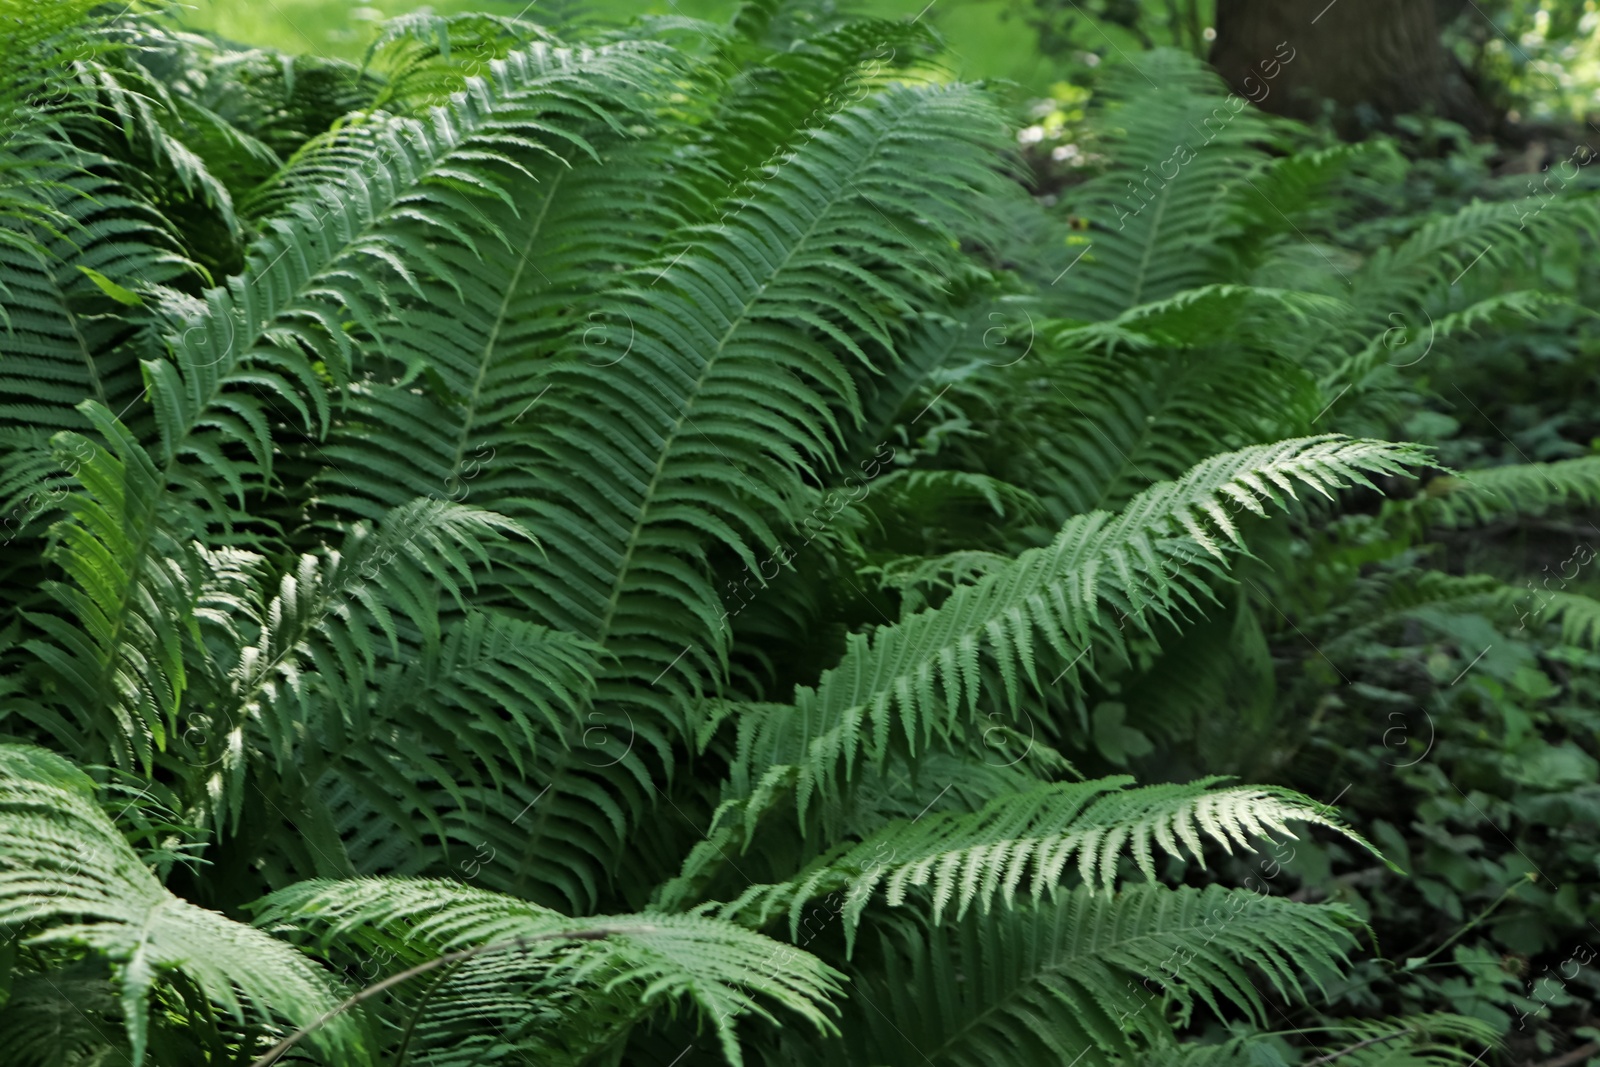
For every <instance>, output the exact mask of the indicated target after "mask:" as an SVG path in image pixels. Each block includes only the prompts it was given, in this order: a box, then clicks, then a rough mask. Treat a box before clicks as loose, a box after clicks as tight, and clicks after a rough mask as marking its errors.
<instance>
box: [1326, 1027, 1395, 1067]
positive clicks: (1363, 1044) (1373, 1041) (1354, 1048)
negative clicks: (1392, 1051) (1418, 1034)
mask: <svg viewBox="0 0 1600 1067" xmlns="http://www.w3.org/2000/svg"><path fill="white" fill-rule="evenodd" d="M1409 1033H1411V1030H1410V1028H1409V1027H1408V1028H1406V1029H1404V1030H1396V1031H1395V1032H1394V1033H1392V1034H1379V1035H1378V1036H1377V1037H1369V1038H1367V1039H1366V1040H1365V1041H1358V1042H1356V1043H1355V1044H1354V1045H1351V1046H1350V1047H1348V1048H1342V1049H1340V1050H1339V1051H1338V1052H1330V1053H1328V1054H1327V1055H1326V1056H1318V1057H1317V1058H1316V1059H1314V1060H1307V1061H1306V1067H1315V1065H1316V1064H1319V1063H1332V1062H1333V1061H1334V1060H1336V1059H1338V1058H1339V1057H1341V1056H1348V1055H1350V1053H1352V1052H1359V1051H1361V1050H1362V1049H1364V1048H1367V1047H1369V1046H1371V1045H1381V1044H1383V1043H1384V1042H1385V1041H1393V1040H1394V1039H1395V1038H1397V1037H1405V1036H1406V1035H1407V1034H1409Z"/></svg>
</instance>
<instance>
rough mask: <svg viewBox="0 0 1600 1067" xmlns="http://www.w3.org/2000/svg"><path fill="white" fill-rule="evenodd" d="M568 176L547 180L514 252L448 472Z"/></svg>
mask: <svg viewBox="0 0 1600 1067" xmlns="http://www.w3.org/2000/svg"><path fill="white" fill-rule="evenodd" d="M566 176H567V169H560V170H557V171H556V175H555V177H554V178H553V179H552V180H551V182H550V191H549V193H548V194H546V196H545V198H544V203H543V204H541V205H540V206H539V214H538V216H537V217H535V218H534V220H533V222H532V224H531V225H530V226H529V228H528V239H527V240H526V241H525V242H523V245H522V251H521V252H520V253H519V254H518V255H517V266H516V269H515V270H513V271H512V272H511V281H510V283H509V284H507V285H506V288H505V292H504V293H503V294H502V295H501V297H500V306H499V308H498V309H496V311H495V317H494V325H493V326H491V327H490V328H489V336H488V339H487V340H485V341H484V345H483V352H482V355H481V356H480V358H479V360H478V376H477V378H476V379H474V381H473V383H472V392H471V393H470V394H468V397H467V405H466V406H467V411H466V416H465V417H464V418H463V419H462V420H461V432H460V434H459V435H457V437H456V451H455V456H454V457H453V458H452V459H451V461H450V475H451V477H452V478H453V477H455V475H456V472H457V471H459V470H460V469H461V457H462V456H463V455H465V454H466V451H467V439H468V437H469V436H470V435H471V433H472V427H473V424H474V423H475V422H476V420H477V416H478V401H479V398H480V397H481V396H482V393H483V383H484V381H485V380H486V379H487V378H488V375H489V366H490V364H491V363H493V362H494V356H495V347H496V346H497V345H498V344H499V341H500V332H501V331H502V330H503V329H504V328H505V325H506V319H507V318H508V316H509V315H510V310H511V298H512V297H513V296H514V295H515V294H516V292H517V286H518V285H519V284H521V282H522V275H523V273H524V272H525V271H526V269H527V267H528V262H529V260H528V257H529V255H531V254H532V252H533V244H534V242H535V241H537V240H538V239H539V237H540V235H541V234H542V233H543V232H544V222H545V219H546V217H548V215H549V214H550V205H551V204H552V203H554V202H555V198H556V191H557V190H558V189H559V188H560V187H561V182H562V181H563V180H564V179H565V178H566Z"/></svg>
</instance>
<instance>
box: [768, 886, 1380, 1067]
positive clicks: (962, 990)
mask: <svg viewBox="0 0 1600 1067" xmlns="http://www.w3.org/2000/svg"><path fill="white" fill-rule="evenodd" d="M1355 925H1356V920H1355V917H1354V915H1353V914H1352V913H1350V912H1349V911H1348V910H1346V909H1344V908H1342V907H1334V906H1325V907H1318V906H1308V905H1304V904H1294V903H1291V902H1289V901H1286V900H1283V899H1281V898H1276V897H1269V896H1264V895H1259V894H1255V893H1250V892H1247V891H1243V890H1229V889H1223V888H1220V887H1217V886H1212V887H1210V888H1207V889H1204V890H1196V889H1189V888H1183V889H1176V890H1172V889H1165V888H1161V887H1156V886H1135V887H1130V888H1128V889H1125V890H1122V891H1121V892H1119V893H1117V894H1116V895H1115V896H1107V895H1105V894H1099V893H1093V892H1091V891H1089V890H1086V889H1075V890H1073V891H1071V892H1070V893H1063V894H1061V895H1060V896H1058V897H1056V898H1055V899H1054V900H1052V901H1031V902H1028V903H1026V904H1020V905H1019V906H1018V907H1016V908H1014V909H1006V910H995V911H991V912H988V913H976V912H975V913H973V914H970V915H968V916H967V917H966V919H965V920H963V921H962V922H960V923H956V924H950V925H945V926H926V925H923V924H919V923H915V922H912V921H902V922H886V923H883V924H881V925H880V926H879V927H878V936H877V937H876V938H874V939H872V940H871V941H870V942H869V943H868V946H867V947H868V950H869V951H867V952H863V953H860V954H858V956H857V964H856V967H855V968H854V973H853V975H852V977H853V978H854V979H855V980H856V981H857V982H858V983H859V984H860V992H859V994H858V995H857V996H856V997H855V998H853V999H852V1000H851V1001H850V1002H849V1004H848V1007H847V1014H846V1017H845V1020H844V1024H845V1025H844V1027H843V1030H844V1033H843V1036H842V1037H841V1038H840V1039H837V1040H835V1041H833V1042H829V1043H827V1044H825V1045H823V1047H822V1049H819V1050H818V1052H819V1053H821V1056H819V1055H817V1053H813V1054H812V1056H815V1057H816V1058H819V1059H820V1058H822V1056H825V1057H826V1059H827V1061H828V1062H833V1063H848V1064H863V1065H864V1064H874V1063H913V1062H918V1063H920V1062H924V1060H923V1057H926V1058H927V1062H934V1063H940V1064H951V1065H955V1067H984V1065H988V1064H992V1063H996V1062H1005V1063H1008V1064H1019V1065H1022V1064H1027V1065H1034V1064H1037V1065H1038V1067H1047V1065H1048V1067H1059V1065H1060V1064H1064V1063H1077V1064H1080V1065H1096V1067H1110V1065H1111V1064H1112V1063H1114V1062H1115V1061H1114V1059H1113V1057H1119V1056H1129V1055H1133V1054H1135V1053H1137V1052H1138V1051H1139V1050H1140V1049H1141V1048H1149V1047H1151V1046H1153V1045H1158V1044H1171V1043H1172V1041H1173V1036H1172V1023H1171V1022H1169V1017H1172V1016H1175V1017H1176V1018H1177V1019H1179V1020H1183V1019H1187V1018H1189V1017H1190V1015H1191V1012H1193V1011H1194V1010H1195V1009H1196V1008H1197V1007H1198V1006H1199V1005H1202V1004H1203V1005H1205V1006H1206V1007H1208V1008H1210V1009H1211V1010H1212V1011H1216V1012H1219V1013H1220V1012H1221V1011H1222V1007H1223V1005H1229V1006H1231V1007H1233V1008H1235V1009H1237V1010H1239V1011H1241V1012H1243V1013H1244V1014H1245V1015H1247V1016H1248V1017H1250V1018H1253V1019H1256V1020H1260V1021H1261V1022H1262V1023H1266V1022H1269V1021H1270V1019H1271V1018H1272V1016H1271V1015H1270V1014H1269V1009H1268V1004H1267V1001H1266V996H1265V994H1264V990H1263V988H1262V987H1263V985H1264V986H1265V987H1267V988H1270V989H1271V990H1273V991H1275V992H1276V993H1277V994H1278V995H1279V996H1284V997H1303V996H1304V995H1305V994H1306V993H1307V992H1308V987H1311V988H1321V986H1322V984H1323V982H1324V981H1325V980H1326V979H1327V978H1328V977H1331V975H1332V974H1333V973H1336V970H1337V967H1338V966H1339V965H1340V964H1341V963H1342V962H1343V961H1344V959H1345V958H1346V957H1345V953H1346V952H1347V951H1348V950H1349V949H1350V948H1351V947H1353V945H1354V940H1355V939H1354V937H1353V936H1352V933H1351V928H1352V927H1354V926H1355ZM1263 980H1264V981H1263ZM824 1050H825V1051H824ZM792 1055H793V1061H797V1062H799V1061H805V1060H807V1059H811V1058H812V1056H807V1055H805V1054H804V1053H803V1052H801V1051H800V1050H799V1049H798V1048H796V1049H793V1052H792Z"/></svg>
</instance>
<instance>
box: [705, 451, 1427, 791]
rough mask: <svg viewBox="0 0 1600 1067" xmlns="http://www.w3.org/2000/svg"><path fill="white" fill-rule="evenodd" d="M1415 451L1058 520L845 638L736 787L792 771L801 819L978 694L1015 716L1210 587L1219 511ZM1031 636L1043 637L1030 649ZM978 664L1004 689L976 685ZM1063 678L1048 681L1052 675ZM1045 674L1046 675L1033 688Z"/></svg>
mask: <svg viewBox="0 0 1600 1067" xmlns="http://www.w3.org/2000/svg"><path fill="white" fill-rule="evenodd" d="M1420 458H1421V454H1420V453H1418V452H1417V451H1416V450H1414V449H1412V448H1410V447H1406V446H1395V445H1391V444H1385V443H1380V442H1372V441H1350V440H1345V439H1340V438H1329V437H1321V438H1306V439H1303V440H1299V441H1288V442H1282V443H1280V444H1277V445H1270V446H1258V447H1256V448H1250V449H1245V450H1243V451H1240V452H1235V453H1230V454H1226V455H1222V456H1217V457H1215V458H1213V459H1211V460H1208V461H1206V462H1205V463H1202V464H1200V465H1199V466H1198V467H1196V468H1195V469H1194V470H1192V471H1190V472H1189V473H1188V474H1186V475H1185V476H1184V477H1183V478H1181V479H1179V480H1178V481H1175V482H1167V483H1163V484H1160V485H1157V486H1154V487H1152V488H1151V489H1148V490H1146V491H1145V492H1143V493H1141V494H1140V495H1139V496H1137V497H1135V498H1134V499H1133V500H1132V501H1131V502H1129V504H1128V505H1127V507H1126V508H1124V509H1123V511H1122V512H1121V513H1120V514H1118V515H1116V516H1112V515H1109V514H1106V513H1104V512H1096V513H1093V514H1090V515H1085V516H1080V517H1078V518H1075V519H1073V520H1071V521H1069V522H1068V523H1067V524H1066V525H1065V526H1064V527H1063V528H1062V530H1061V532H1060V534H1059V535H1058V536H1057V537H1056V540H1055V541H1054V543H1053V544H1051V545H1050V546H1049V547H1048V548H1041V549H1031V550H1029V551H1027V552H1024V553H1023V554H1022V555H1021V556H1020V557H1018V558H1017V560H1016V561H1015V563H1013V564H1012V565H1011V566H1010V567H1007V568H1006V569H1004V570H1001V571H998V572H995V573H992V574H990V575H988V576H986V577H984V578H983V579H981V580H980V581H978V582H977V583H976V584H974V585H972V586H967V587H964V588H961V589H958V590H956V591H955V593H953V594H952V595H951V596H950V598H949V599H948V600H946V601H945V602H944V603H943V604H942V605H940V606H939V607H938V608H936V609H931V610H928V611H923V612H920V613H918V614H916V615H912V616H909V617H908V618H906V619H904V620H902V621H901V622H899V623H897V624H895V625H892V626H885V627H883V628H881V629H879V630H878V631H877V632H876V633H875V634H873V635H872V637H871V638H870V639H869V638H867V637H863V636H852V638H851V639H850V643H849V648H848V650H847V651H846V653H845V656H844V658H843V660H842V661H841V662H840V664H839V665H838V666H837V667H835V668H833V669H832V670H830V671H828V672H827V673H826V674H824V675H823V677H822V679H821V681H820V682H819V683H818V685H817V686H816V687H815V688H812V687H809V686H803V687H800V688H799V689H798V690H797V692H796V694H795V696H796V699H795V703H794V704H793V705H792V706H789V707H786V708H783V709H782V710H781V711H780V710H778V709H773V710H770V711H765V712H764V713H761V714H753V715H750V716H748V717H747V718H746V719H744V720H743V721H742V722H741V726H740V748H739V764H738V766H737V767H736V769H735V776H736V777H735V780H736V782H739V783H741V788H745V789H748V788H751V787H752V786H753V784H754V780H755V778H756V776H757V775H758V773H760V769H761V768H766V767H771V766H775V765H783V764H791V765H794V766H796V767H798V774H799V780H798V799H799V803H800V806H801V810H802V811H804V809H805V807H806V804H807V802H808V800H809V798H810V796H811V794H812V792H813V791H814V790H815V789H817V788H818V787H822V788H832V787H833V784H834V783H835V782H836V780H837V778H838V776H839V774H840V773H841V772H843V773H844V774H848V771H849V768H850V767H851V766H852V765H853V764H854V762H855V761H856V760H857V759H860V758H863V757H869V758H872V759H876V760H881V759H882V758H883V756H884V755H885V754H886V753H887V752H888V751H889V748H890V742H891V737H894V736H895V735H898V740H899V742H900V743H903V744H906V745H909V746H910V748H911V749H912V750H913V751H914V750H916V749H918V748H922V747H926V746H927V745H929V744H930V743H931V742H932V741H933V739H934V737H935V736H938V735H945V734H948V733H949V732H950V731H951V730H952V729H954V728H955V726H956V724H957V722H958V721H960V719H961V717H962V716H963V714H964V713H969V712H970V711H971V710H972V709H974V708H975V707H976V705H977V701H978V698H979V693H980V690H981V689H987V691H988V693H989V694H990V699H992V700H993V702H994V703H995V704H997V705H999V706H1001V707H1011V706H1015V704H1016V702H1017V700H1018V699H1019V697H1020V695H1021V689H1022V686H1023V684H1024V682H1025V683H1026V685H1027V686H1028V687H1030V688H1031V689H1035V690H1037V689H1041V688H1043V687H1044V686H1046V685H1047V684H1048V685H1050V686H1056V685H1059V684H1060V683H1061V682H1062V680H1063V679H1068V684H1069V685H1071V686H1076V685H1078V684H1079V683H1078V681H1077V675H1076V674H1075V673H1074V672H1076V671H1093V669H1094V668H1093V666H1092V661H1091V663H1090V664H1089V665H1087V666H1079V663H1080V661H1082V660H1083V659H1084V658H1085V657H1086V656H1087V655H1089V653H1090V652H1091V651H1093V650H1094V649H1095V648H1096V646H1099V647H1101V648H1109V649H1110V650H1113V651H1114V650H1116V649H1119V648H1121V643H1122V636H1121V627H1120V626H1119V625H1117V624H1116V623H1113V622H1112V619H1111V613H1112V612H1113V611H1119V612H1122V613H1124V615H1125V616H1127V617H1128V618H1131V619H1132V620H1133V621H1134V623H1135V625H1136V626H1137V627H1139V628H1141V629H1142V630H1144V631H1145V632H1150V627H1151V625H1152V623H1153V621H1154V620H1155V619H1165V618H1172V617H1174V616H1175V615H1178V614H1181V613H1183V612H1185V611H1187V610H1190V609H1192V608H1196V607H1198V605H1199V603H1200V602H1201V601H1202V600H1204V599H1207V598H1209V596H1210V594H1209V593H1208V591H1207V588H1206V582H1207V581H1208V580H1210V578H1211V577H1212V576H1213V575H1216V574H1220V573H1222V568H1223V566H1224V565H1225V562H1226V559H1227V554H1226V551H1225V550H1237V549H1238V548H1241V547H1242V545H1243V542H1242V539H1241V537H1240V533H1239V530H1238V526H1237V524H1236V523H1235V522H1234V521H1233V519H1232V518H1230V517H1229V513H1228V508H1229V507H1230V506H1231V507H1234V508H1243V509H1245V510H1248V511H1251V512H1253V513H1256V514H1265V513H1266V511H1265V506H1266V505H1269V504H1270V505H1273V506H1278V507H1281V506H1284V505H1286V504H1287V502H1288V499H1289V498H1291V497H1294V496H1295V484H1294V483H1295V482H1299V483H1300V485H1301V487H1302V488H1309V489H1311V490H1312V491H1314V492H1316V493H1319V494H1322V495H1324V496H1327V495H1329V490H1331V489H1335V488H1338V487H1341V486H1345V485H1350V484H1370V483H1369V482H1368V480H1367V477H1366V473H1364V472H1374V473H1398V472H1400V471H1401V470H1402V469H1403V467H1404V465H1405V464H1406V463H1410V462H1415V461H1417V460H1418V459H1420ZM1041 639H1042V640H1041ZM983 657H987V658H988V662H990V663H991V664H992V665H993V666H992V668H991V669H993V670H996V671H998V674H999V683H1000V684H999V685H998V686H996V687H994V688H988V686H987V685H986V684H985V682H984V681H983V679H984V675H985V669H984V667H983ZM1044 664H1050V665H1051V666H1050V667H1049V668H1047V670H1053V671H1058V673H1056V674H1055V677H1054V678H1053V679H1050V680H1049V681H1048V682H1046V680H1045V679H1046V678H1048V677H1049V675H1048V673H1044V672H1041V671H1040V669H1039V668H1040V667H1041V666H1043V665H1044ZM1042 674H1043V677H1042V676H1041V675H1042Z"/></svg>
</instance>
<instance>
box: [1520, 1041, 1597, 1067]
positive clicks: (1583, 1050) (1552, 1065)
mask: <svg viewBox="0 0 1600 1067" xmlns="http://www.w3.org/2000/svg"><path fill="white" fill-rule="evenodd" d="M1596 1055H1600V1041H1591V1042H1589V1043H1588V1044H1587V1045H1579V1046H1578V1047H1577V1048H1575V1049H1573V1050H1572V1051H1571V1052H1563V1053H1562V1054H1561V1055H1559V1056H1557V1057H1556V1058H1555V1059H1553V1060H1545V1061H1544V1062H1543V1063H1536V1064H1534V1065H1533V1067H1577V1065H1578V1064H1580V1063H1582V1062H1583V1061H1584V1060H1586V1059H1588V1058H1589V1057H1590V1056H1596Z"/></svg>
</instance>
